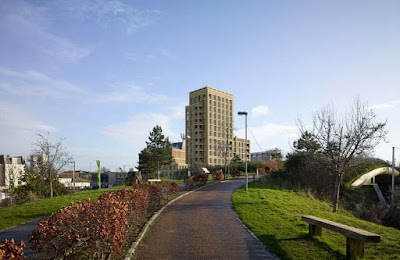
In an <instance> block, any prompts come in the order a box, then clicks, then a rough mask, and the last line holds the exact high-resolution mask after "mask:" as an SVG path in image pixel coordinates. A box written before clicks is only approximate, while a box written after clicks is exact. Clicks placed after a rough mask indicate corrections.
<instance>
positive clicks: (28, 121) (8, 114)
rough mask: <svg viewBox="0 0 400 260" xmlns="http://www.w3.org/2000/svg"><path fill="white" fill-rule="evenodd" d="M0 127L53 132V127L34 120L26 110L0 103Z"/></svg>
mask: <svg viewBox="0 0 400 260" xmlns="http://www.w3.org/2000/svg"><path fill="white" fill-rule="evenodd" d="M0 111H1V113H0V126H1V127H2V128H3V127H4V128H8V129H11V130H13V131H14V130H28V131H46V132H53V131H54V130H55V129H54V127H53V126H51V125H48V124H46V123H44V122H42V121H41V120H39V119H37V118H35V116H34V115H32V114H30V113H29V112H28V110H26V109H23V108H22V107H20V106H18V105H15V104H11V103H6V102H0Z"/></svg>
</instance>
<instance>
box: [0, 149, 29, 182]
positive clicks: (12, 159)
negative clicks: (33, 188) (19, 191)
mask: <svg viewBox="0 0 400 260" xmlns="http://www.w3.org/2000/svg"><path fill="white" fill-rule="evenodd" d="M25 163H26V159H25V156H23V155H0V187H3V188H6V187H9V186H18V185H19V184H21V177H22V175H23V174H24V173H25Z"/></svg>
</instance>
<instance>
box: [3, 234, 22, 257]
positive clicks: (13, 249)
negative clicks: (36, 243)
mask: <svg viewBox="0 0 400 260" xmlns="http://www.w3.org/2000/svg"><path fill="white" fill-rule="evenodd" d="M24 247H26V245H25V243H24V241H22V240H21V242H20V243H18V244H17V243H15V242H14V239H11V240H7V239H6V240H4V241H3V242H0V259H1V260H3V259H16V260H20V259H25V258H26V257H25V256H24Z"/></svg>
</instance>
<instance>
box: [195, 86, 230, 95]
mask: <svg viewBox="0 0 400 260" xmlns="http://www.w3.org/2000/svg"><path fill="white" fill-rule="evenodd" d="M205 89H209V90H213V91H217V92H220V93H223V94H226V95H231V96H233V95H232V94H230V93H227V92H224V91H221V90H218V89H215V88H212V87H208V86H205V87H204V88H199V89H196V90H194V91H191V92H189V94H193V93H196V92H198V91H202V90H205Z"/></svg>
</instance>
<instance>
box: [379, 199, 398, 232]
mask: <svg viewBox="0 0 400 260" xmlns="http://www.w3.org/2000/svg"><path fill="white" fill-rule="evenodd" d="M382 222H383V224H384V225H385V226H389V227H394V228H397V229H400V204H395V205H393V206H391V207H390V209H389V210H388V211H387V212H386V214H385V216H384V217H383V219H382Z"/></svg>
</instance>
